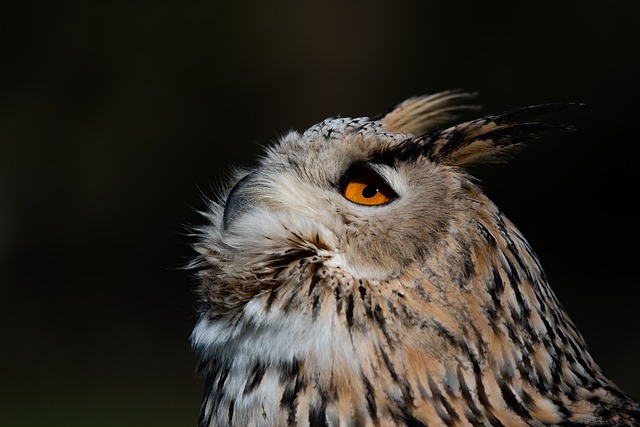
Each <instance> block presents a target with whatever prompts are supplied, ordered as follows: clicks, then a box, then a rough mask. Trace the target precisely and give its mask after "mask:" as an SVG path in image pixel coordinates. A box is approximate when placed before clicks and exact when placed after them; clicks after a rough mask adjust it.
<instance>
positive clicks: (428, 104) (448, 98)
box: [373, 90, 480, 136]
mask: <svg viewBox="0 0 640 427" xmlns="http://www.w3.org/2000/svg"><path fill="white" fill-rule="evenodd" d="M475 96H476V94H475V93H469V92H461V91H459V90H449V91H444V92H438V93H434V94H432V95H424V96H416V97H412V98H409V99H407V100H405V101H404V102H401V103H400V104H398V105H396V106H395V107H394V108H393V109H392V110H391V111H389V112H387V113H384V114H382V115H379V116H377V117H374V118H373V120H379V121H381V122H382V123H383V125H384V128H385V130H387V131H389V132H393V133H408V134H412V135H414V136H422V135H425V134H427V133H429V132H433V131H434V130H435V129H436V128H438V127H440V126H443V125H446V124H449V123H451V122H453V121H454V120H456V119H457V118H459V117H460V115H461V114H463V113H466V112H469V111H475V110H479V109H480V106H479V105H470V104H467V103H468V102H469V100H470V99H472V98H474V97H475Z"/></svg>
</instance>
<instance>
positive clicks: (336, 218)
mask: <svg viewBox="0 0 640 427" xmlns="http://www.w3.org/2000/svg"><path fill="white" fill-rule="evenodd" d="M471 96H472V95H470V94H467V93H464V92H460V91H447V92H442V93H437V94H434V95H430V96H421V97H414V98H410V99H408V100H406V101H404V102H402V103H400V104H399V105H397V106H396V107H395V108H393V109H391V110H390V111H389V112H388V113H386V114H381V115H379V116H378V117H373V118H369V117H360V118H332V119H327V120H325V121H323V122H322V123H319V124H317V125H315V126H312V127H311V128H309V129H308V130H306V131H305V132H304V133H302V134H300V133H298V132H291V133H289V134H287V135H286V136H284V137H282V138H280V140H279V141H278V142H277V143H276V144H275V145H274V146H272V147H270V148H268V149H267V150H266V152H265V154H264V155H263V156H262V157H261V158H260V159H259V161H258V162H257V165H256V166H255V167H253V168H249V169H246V170H239V171H237V173H235V178H234V179H233V180H232V181H231V182H230V185H229V186H228V187H227V188H226V189H224V190H222V191H221V192H220V196H219V197H218V199H217V200H214V201H211V202H210V203H209V205H208V208H207V209H206V211H205V212H204V215H205V216H206V218H207V220H206V225H204V226H201V227H198V228H197V230H196V233H195V234H196V235H197V240H198V241H197V243H196V244H195V248H196V250H197V252H198V257H197V259H196V260H195V261H194V262H193V263H192V267H194V268H196V269H197V271H198V276H199V279H198V280H199V284H198V296H199V310H200V312H199V318H198V321H197V323H196V325H195V327H194V329H193V333H192V337H191V341H192V345H193V348H194V351H195V353H196V355H197V357H198V360H199V368H198V369H199V372H200V373H201V374H202V375H203V377H204V378H205V379H206V385H205V395H204V400H203V403H202V409H201V413H200V421H199V423H200V426H201V427H213V426H241V427H249V426H380V427H384V426H434V427H435V426H506V427H517V426H549V425H558V426H632V425H640V406H639V405H638V403H637V402H636V401H635V400H634V399H632V398H630V397H629V396H627V395H626V394H625V393H624V392H623V391H622V390H620V388H618V387H617V386H616V385H615V384H614V383H612V381H611V380H609V379H608V378H607V377H606V376H605V375H604V374H603V373H602V371H601V369H600V368H599V367H598V365H597V364H596V363H595V362H594V360H593V358H592V356H591V355H590V353H589V351H588V349H587V347H586V345H585V342H584V340H583V338H582V337H581V335H580V333H579V332H578V330H577V329H576V327H575V325H574V324H573V323H572V321H571V320H570V318H569V317H568V316H567V314H566V313H565V311H564V310H563V309H562V307H561V305H560V303H559V302H558V300H557V298H556V296H555V295H554V293H553V291H552V290H551V288H550V287H549V284H548V283H547V279H546V277H545V274H544V272H543V270H542V267H541V266H540V263H539V261H538V259H537V257H536V255H535V253H534V252H533V250H532V249H531V247H530V246H529V244H528V243H527V241H526V240H525V238H524V237H523V236H522V234H521V233H520V232H519V231H518V229H517V228H516V227H515V226H514V224H512V223H511V222H510V221H509V220H508V219H507V218H506V217H505V215H504V214H503V213H502V212H501V211H500V209H498V207H497V206H496V205H495V204H494V203H493V202H492V201H491V200H489V198H487V196H486V195H485V194H483V192H482V190H481V189H480V187H479V185H478V183H477V182H476V180H474V178H473V177H472V176H470V175H469V172H468V171H466V169H465V168H466V167H467V166H469V165H473V164H477V163H482V162H487V161H492V160H496V159H500V158H503V157H504V156H503V154H504V153H507V152H508V151H510V150H511V149H512V148H514V147H516V146H517V145H519V144H520V143H521V142H523V141H525V140H528V139H531V138H535V137H537V136H540V135H542V134H545V133H547V132H549V131H554V130H557V129H559V128H561V127H562V126H560V125H553V124H549V123H545V122H540V120H539V119H538V118H537V117H539V116H540V115H542V114H546V113H550V112H554V111H558V110H563V109H566V108H568V107H570V106H571V105H570V104H547V105H538V106H531V107H526V108H520V109H516V110H511V111H507V112H503V113H500V114H495V115H489V116H485V117H483V118H480V119H476V120H472V121H467V122H464V123H459V124H456V125H450V123H451V122H452V121H453V120H454V119H455V118H456V117H459V115H460V113H462V112H468V111H470V110H472V109H474V107H473V106H470V105H468V102H469V99H470V97H471ZM448 125H450V127H447V126H448Z"/></svg>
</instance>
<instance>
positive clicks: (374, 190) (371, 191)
mask: <svg viewBox="0 0 640 427" xmlns="http://www.w3.org/2000/svg"><path fill="white" fill-rule="evenodd" d="M376 194H378V187H376V186H375V185H367V186H366V187H364V188H363V189H362V197H365V198H367V199H370V198H372V197H373V196H375V195H376Z"/></svg>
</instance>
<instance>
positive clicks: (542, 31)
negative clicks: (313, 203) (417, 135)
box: [0, 0, 640, 427]
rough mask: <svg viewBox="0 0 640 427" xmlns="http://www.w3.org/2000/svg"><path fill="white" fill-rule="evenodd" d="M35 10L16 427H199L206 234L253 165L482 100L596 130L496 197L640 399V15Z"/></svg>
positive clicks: (493, 191) (528, 153) (527, 157)
mask: <svg viewBox="0 0 640 427" xmlns="http://www.w3.org/2000/svg"><path fill="white" fill-rule="evenodd" d="M620 3H621V4H624V6H623V5H621V4H620V5H619V4H617V2H611V1H610V2H600V1H598V2H596V1H568V2H549V3H546V2H530V3H523V2H506V1H505V2H460V1H449V2H445V1H438V2H434V1H421V2H418V1H416V2H408V1H401V0H398V1H394V2H383V1H367V2H365V1H356V2H340V1H337V0H331V1H324V2H319V1H315V2H314V1H310V2H303V1H299V2H298V1H287V2H278V3H275V2H274V3H271V2H264V1H253V2H244V3H243V2H217V3H214V2H190V1H183V2H177V1H176V2H165V3H163V2H155V1H154V2H152V1H141V2H136V3H135V4H130V3H129V2H122V3H120V2H108V3H103V4H101V3H98V2H79V1H58V2H55V3H38V2H30V1H24V2H14V3H11V5H9V6H8V5H5V6H3V10H2V11H0V47H1V55H2V57H1V58H0V340H1V341H0V425H3V426H36V425H46V426H65V427H74V426H118V427H122V426H124V427H126V426H157V427H162V426H194V425H195V424H196V420H197V416H198V410H199V404H200V399H201V394H202V388H203V384H202V383H201V381H200V380H199V379H197V378H196V376H195V374H194V371H195V360H194V358H193V357H192V355H191V351H190V348H189V343H188V337H189V333H190V329H191V327H192V325H193V321H194V318H193V295H192V289H193V286H194V282H193V280H192V278H191V277H190V276H189V274H187V273H186V272H184V271H182V270H180V266H181V265H183V264H184V263H185V262H186V261H187V260H188V259H189V257H190V256H192V252H191V250H190V248H189V246H188V245H189V243H190V239H188V238H187V237H185V236H183V231H184V225H185V224H187V223H195V224H198V223H201V222H202V221H201V219H200V217H199V216H198V215H197V214H196V213H195V209H200V208H202V207H203V206H204V204H203V202H202V193H204V194H208V195H211V194H213V191H212V188H215V186H216V184H215V183H216V182H218V181H219V180H220V179H222V178H223V177H224V175H225V173H226V172H227V171H228V167H229V165H231V164H238V163H239V164H245V163H249V162H251V161H252V160H253V159H254V158H255V156H256V155H257V154H258V153H260V150H261V146H262V145H264V144H268V143H269V142H271V141H273V140H275V139H276V138H277V137H278V136H279V135H282V134H283V133H285V132H286V131H288V130H290V129H296V130H300V131H302V130H304V129H306V128H307V127H308V126H310V125H312V124H314V123H316V122H318V121H320V120H322V119H324V118H326V117H329V116H336V115H342V116H347V117H349V116H362V115H373V114H376V113H378V112H380V111H383V110H385V109H386V108H387V107H389V106H391V105H393V104H395V103H396V102H398V101H401V100H403V99H404V98H406V97H409V96H412V95H418V94H423V93H432V92H436V91H440V90H444V89H450V88H461V89H465V90H473V91H479V94H480V95H479V98H478V101H479V102H480V103H482V104H483V105H484V107H485V109H484V111H485V112H487V113H491V112H497V111H500V110H503V109H508V108H512V107H519V106H524V105H529V104H537V103H544V102H554V101H579V102H584V103H585V104H586V105H585V107H584V108H582V109H581V110H579V111H575V112H572V113H570V114H567V115H565V116H563V117H562V120H563V121H566V122H570V123H571V124H573V125H575V126H576V127H577V128H578V131H577V132H575V133H572V134H568V135H562V136H553V137H549V138H546V139H544V140H541V141H537V142H535V143H534V144H532V145H530V146H529V147H528V148H527V149H525V150H524V151H522V152H521V153H519V154H518V155H517V157H515V158H514V159H513V161H512V162H511V163H509V164H507V165H501V166H491V167H488V168H484V169H482V170H481V171H479V174H480V177H481V178H482V180H483V186H484V187H485V188H486V190H487V192H488V193H489V194H490V196H491V197H492V198H493V199H494V200H495V201H496V203H498V205H499V206H500V207H501V208H502V209H503V210H504V211H505V212H506V213H507V215H508V216H509V217H510V218H511V219H512V220H513V221H514V222H515V223H516V225H518V226H519V228H520V229H521V230H522V232H523V233H524V235H525V236H526V237H527V238H528V239H529V241H530V243H531V244H532V246H533V247H534V249H535V250H536V251H537V253H538V255H539V256H540V258H541V261H542V264H543V266H544V267H545V268H546V271H547V274H548V276H549V278H550V280H551V283H552V286H553V287H554V289H555V290H556V292H557V294H558V296H559V298H560V300H561V302H562V303H563V304H564V306H565V308H566V309H567V311H568V312H569V314H570V316H571V317H572V318H573V320H574V321H575V322H576V323H577V325H578V327H579V328H580V329H581V330H582V332H583V334H584V336H585V338H586V339H587V343H588V344H589V346H590V348H591V349H592V351H593V354H594V357H595V359H596V361H598V362H599V363H600V365H601V366H602V367H603V369H604V371H605V372H606V373H608V374H609V375H610V376H611V377H612V378H613V379H614V381H615V382H617V383H618V384H619V385H620V386H622V387H623V388H624V389H625V390H627V391H628V392H629V393H631V394H632V395H634V396H636V397H640V369H638V363H637V362H638V360H640V344H639V342H638V341H639V340H638V328H639V327H640V316H639V315H638V303H637V297H636V292H637V290H636V288H637V287H638V285H639V283H640V282H639V280H638V276H637V270H636V268H637V265H638V260H637V259H638V254H639V251H638V248H637V242H638V238H639V237H640V236H639V235H638V234H639V233H638V225H637V224H638V215H637V214H636V211H635V209H636V208H635V205H634V202H635V199H636V198H637V194H638V192H637V184H638V182H639V180H638V169H637V166H636V146H637V145H638V138H637V122H638V104H637V103H638V95H639V94H640V93H639V90H638V89H639V88H638V76H639V71H640V67H639V66H638V57H639V56H640V55H638V41H639V40H640V39H639V37H638V36H639V35H640V31H639V30H638V20H637V15H636V14H635V13H634V11H633V10H632V9H631V7H633V6H632V2H624V3H623V2H620Z"/></svg>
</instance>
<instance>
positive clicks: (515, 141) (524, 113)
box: [416, 103, 583, 166]
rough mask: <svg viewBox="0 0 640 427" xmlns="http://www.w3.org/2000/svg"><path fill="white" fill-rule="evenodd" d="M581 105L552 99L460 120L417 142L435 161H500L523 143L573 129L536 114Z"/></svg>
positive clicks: (442, 162)
mask: <svg viewBox="0 0 640 427" xmlns="http://www.w3.org/2000/svg"><path fill="white" fill-rule="evenodd" d="M582 105H583V104H580V103H553V104H544V105H534V106H530V107H524V108H518V109H514V110H509V111H505V112H503V113H500V114H495V115H490V116H486V117H483V118H480V119H477V120H472V121H469V122H465V123H461V124H459V125H456V126H453V127H450V128H448V129H445V130H443V131H440V132H436V133H434V134H431V135H428V136H425V137H424V138H421V140H420V141H416V142H417V145H418V146H420V147H421V148H422V150H421V151H422V153H423V155H426V156H427V157H428V158H429V159H430V160H431V161H433V162H435V163H440V164H445V165H450V166H467V165H472V164H477V163H487V162H496V161H501V160H504V158H505V157H506V156H505V155H506V154H510V152H511V151H513V149H514V148H517V147H519V146H520V145H521V144H522V143H525V142H528V141H531V140H535V139H539V138H541V137H544V136H546V135H549V134H555V133H559V132H569V131H573V130H575V129H574V128H573V127H572V126H567V125H564V124H554V123H546V122H540V121H537V120H536V117H538V116H540V115H548V114H551V113H556V112H561V111H568V110H573V109H575V108H577V107H580V106H582Z"/></svg>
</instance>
